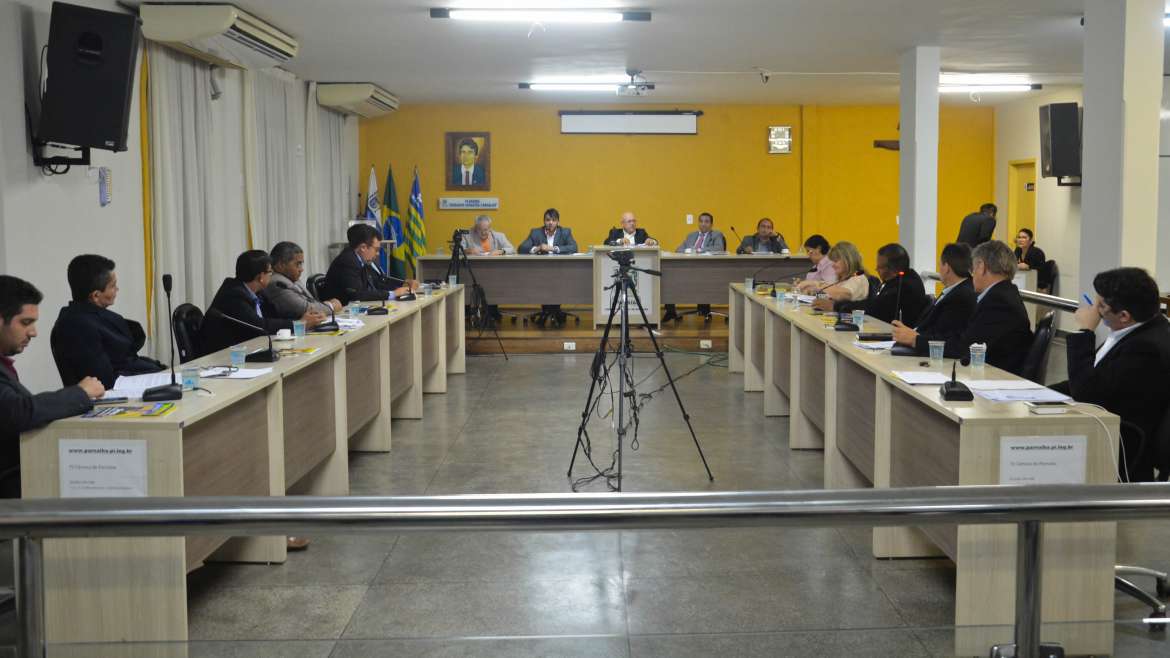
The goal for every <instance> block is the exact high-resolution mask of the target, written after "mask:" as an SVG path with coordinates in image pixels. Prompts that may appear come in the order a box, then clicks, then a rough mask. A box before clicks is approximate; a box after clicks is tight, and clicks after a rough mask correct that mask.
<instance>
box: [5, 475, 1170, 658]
mask: <svg viewBox="0 0 1170 658" xmlns="http://www.w3.org/2000/svg"><path fill="white" fill-rule="evenodd" d="M1153 518H1170V484H1166V483H1151V484H1126V485H1093V486H1063V485H1061V486H1026V487H1021V486H1012V487H1004V486H971V487H922V488H903V489H858V490H819V491H777V492H728V493H662V494H629V493H623V494H612V493H609V494H576V495H561V494H518V495H510V494H501V495H467V496H434V497H382V498H366V497H333V498H324V497H307V496H304V497H302V496H295V497H291V496H290V497H283V498H281V497H277V498H270V497H264V498H245V497H215V498H211V497H208V498H133V499H129V498H117V499H30V500H12V501H0V538H11V539H13V540H14V541H15V543H16V556H17V563H18V564H17V569H16V578H17V614H18V617H19V623H20V636H19V647H18V650H19V652H20V655H21V656H24V657H29V656H43V655H44V650H45V644H44V634H43V606H44V599H43V589H42V575H43V573H42V572H43V561H42V541H43V540H44V539H49V538H82V537H172V536H191V535H221V536H222V535H230V536H260V535H289V534H320V533H322V532H331V533H360V532H406V531H426V532H433V531H453V530H460V531H466V530H520V531H548V530H622V529H649V528H726V527H742V526H802V527H807V526H846V525H861V526H909V525H914V526H919V525H932V524H960V525H962V524H989V523H990V524H995V523H1015V524H1018V535H1017V536H1018V543H1017V581H1016V582H1017V591H1016V619H1015V641H1016V645H1017V649H1016V654H1015V655H1016V656H1020V657H1021V658H1028V657H1036V656H1040V655H1041V654H1040V591H1041V590H1040V574H1041V563H1040V560H1041V552H1040V547H1041V545H1042V541H1043V536H1042V535H1043V533H1042V526H1041V522H1077V521H1119V520H1138V519H1153Z"/></svg>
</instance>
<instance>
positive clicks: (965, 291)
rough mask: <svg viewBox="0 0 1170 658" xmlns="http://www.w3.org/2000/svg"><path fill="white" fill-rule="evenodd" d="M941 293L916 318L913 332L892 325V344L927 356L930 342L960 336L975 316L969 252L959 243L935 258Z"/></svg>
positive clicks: (949, 246)
mask: <svg viewBox="0 0 1170 658" xmlns="http://www.w3.org/2000/svg"><path fill="white" fill-rule="evenodd" d="M939 260H940V261H941V262H940V264H939V268H938V271H939V275H940V276H942V281H943V286H945V287H944V288H943V291H942V293H941V294H939V296H938V299H936V300H935V301H934V303H933V304H931V305H930V306H929V307H927V309H926V310H925V311H923V312H922V316H921V317H920V318H918V324H917V326H915V327H914V328H913V329H911V328H910V325H908V324H904V323H902V322H899V321H897V320H895V321H894V323H893V324H894V340H895V341H896V342H897V343H898V344H899V345H907V346H909V347H912V348H914V351H915V353H917V354H928V353H929V347H930V344H929V343H930V341H932V340H942V341H946V340H950V339H952V338H955V337H957V336H959V335H961V334H962V333H963V331H964V330H965V329H966V328H967V323H969V322H970V321H971V315H972V314H974V313H975V286H974V285H973V284H972V283H971V248H970V247H968V246H967V245H965V244H962V243H960V242H952V243H951V244H948V245H947V246H945V247H943V250H942V255H941V257H940V258H939Z"/></svg>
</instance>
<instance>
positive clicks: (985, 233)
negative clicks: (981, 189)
mask: <svg viewBox="0 0 1170 658" xmlns="http://www.w3.org/2000/svg"><path fill="white" fill-rule="evenodd" d="M996 212H998V208H996V207H995V204H994V203H985V204H983V205H982V206H979V212H973V213H971V214H970V215H967V216H966V217H964V218H963V222H962V223H961V224H959V237H958V238H957V239H956V240H955V242H962V243H963V244H966V245H967V246H969V247H971V248H972V249H974V248H975V247H978V246H979V245H981V244H983V243H984V242H987V241H988V240H990V239H991V236H992V235H994V234H995V213H996Z"/></svg>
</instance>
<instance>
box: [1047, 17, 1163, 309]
mask: <svg viewBox="0 0 1170 658" xmlns="http://www.w3.org/2000/svg"><path fill="white" fill-rule="evenodd" d="M1164 14H1165V4H1164V0H1113V1H1111V2H1085V49H1084V72H1085V83H1084V84H1085V104H1084V117H1083V121H1084V124H1083V135H1084V137H1083V148H1082V156H1081V157H1082V164H1081V180H1082V181H1083V182H1082V186H1083V187H1082V190H1081V236H1080V237H1081V240H1080V257H1079V265H1080V288H1081V291H1085V292H1087V291H1090V290H1092V281H1093V276H1095V275H1096V274H1097V273H1098V272H1100V271H1102V270H1107V269H1110V268H1113V267H1118V266H1120V265H1133V266H1138V267H1145V268H1147V269H1149V270H1150V271H1151V272H1152V273H1155V272H1154V270H1155V267H1156V265H1157V260H1158V255H1157V244H1158V140H1157V139H1155V136H1156V135H1158V132H1159V125H1158V113H1159V108H1160V105H1161V97H1162V51H1163V39H1164V28H1163V26H1162V18H1163V15H1164ZM1155 274H1156V273H1155ZM1065 296H1066V297H1070V296H1072V295H1071V294H1069V295H1065Z"/></svg>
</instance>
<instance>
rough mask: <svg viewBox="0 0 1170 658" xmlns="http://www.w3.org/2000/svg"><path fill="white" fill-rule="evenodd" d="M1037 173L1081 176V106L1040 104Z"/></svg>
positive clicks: (1054, 175) (1046, 176) (1057, 176)
mask: <svg viewBox="0 0 1170 658" xmlns="http://www.w3.org/2000/svg"><path fill="white" fill-rule="evenodd" d="M1040 173H1041V175H1042V176H1043V177H1044V178H1079V177H1080V175H1081V108H1080V106H1078V105H1077V104H1076V103H1052V104H1050V105H1042V106H1040Z"/></svg>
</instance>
